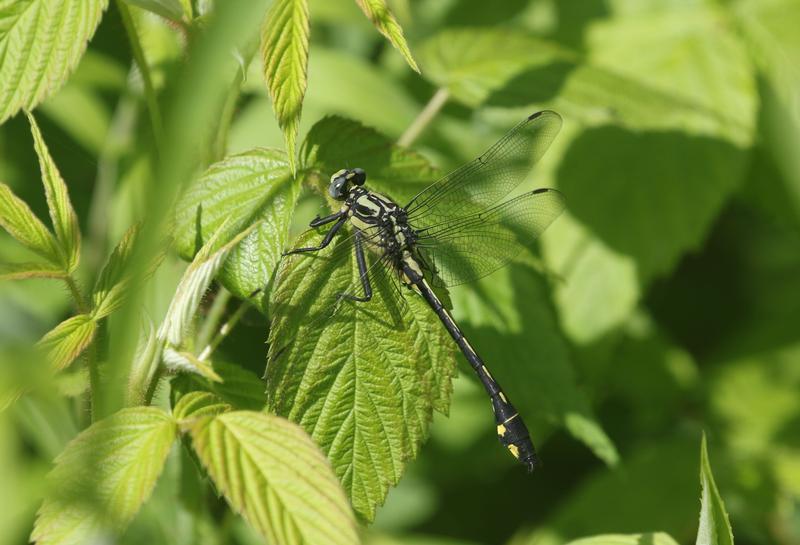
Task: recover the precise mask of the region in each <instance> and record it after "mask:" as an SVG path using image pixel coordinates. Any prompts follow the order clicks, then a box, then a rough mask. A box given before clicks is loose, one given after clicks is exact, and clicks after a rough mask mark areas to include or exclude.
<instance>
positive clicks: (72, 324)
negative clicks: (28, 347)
mask: <svg viewBox="0 0 800 545" xmlns="http://www.w3.org/2000/svg"><path fill="white" fill-rule="evenodd" d="M96 330H97V323H96V322H95V321H94V319H93V318H92V317H91V316H89V315H88V314H78V315H77V316H73V317H72V318H69V319H67V320H64V321H63V322H61V323H60V324H58V325H57V326H56V327H55V328H54V329H52V330H50V331H48V332H47V333H46V334H45V336H44V337H42V338H41V340H40V341H39V347H40V348H42V349H43V350H44V351H45V352H46V353H47V359H48V361H49V362H50V365H52V366H53V368H54V369H64V368H65V367H67V366H68V365H69V364H70V363H72V362H73V361H75V358H77V357H78V356H80V355H81V353H82V352H83V351H84V350H85V349H86V347H87V346H89V344H90V343H91V342H92V340H93V339H94V334H95V331H96Z"/></svg>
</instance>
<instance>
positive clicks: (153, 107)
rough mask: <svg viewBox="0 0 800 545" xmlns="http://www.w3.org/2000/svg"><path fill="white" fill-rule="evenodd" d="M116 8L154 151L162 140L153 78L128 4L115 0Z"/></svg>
mask: <svg viewBox="0 0 800 545" xmlns="http://www.w3.org/2000/svg"><path fill="white" fill-rule="evenodd" d="M117 9H119V13H120V17H121V19H122V25H123V26H124V27H125V32H126V33H127V34H128V41H129V42H130V44H131V52H132V53H133V58H134V60H135V61H136V66H137V67H138V68H139V73H140V74H141V75H142V84H143V85H144V96H145V100H146V101H147V110H148V111H149V113H150V124H151V125H152V128H153V139H154V140H155V144H156V146H155V147H156V151H158V150H160V149H161V143H162V142H163V125H162V122H161V111H160V110H159V108H158V98H157V97H156V90H155V87H154V86H153V78H152V76H151V75H150V66H149V65H148V64H147V58H146V57H145V56H144V49H143V48H142V44H141V41H140V40H139V34H138V32H136V25H135V23H134V22H133V17H131V12H130V10H129V9H128V6H126V5H125V2H124V1H123V0H117Z"/></svg>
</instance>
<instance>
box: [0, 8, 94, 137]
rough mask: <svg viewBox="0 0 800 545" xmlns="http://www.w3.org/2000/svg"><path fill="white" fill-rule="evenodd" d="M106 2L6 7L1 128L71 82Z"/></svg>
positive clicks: (1, 36)
mask: <svg viewBox="0 0 800 545" xmlns="http://www.w3.org/2000/svg"><path fill="white" fill-rule="evenodd" d="M106 5H107V2H106V0H62V1H60V2H51V1H50V0H21V1H18V2H4V3H3V4H2V5H0V123H2V122H3V121H5V120H6V119H8V118H9V117H10V116H12V115H14V114H15V113H17V111H19V110H20V109H26V110H32V109H33V108H34V107H35V106H36V105H37V104H38V103H39V102H41V101H42V100H44V99H45V98H46V97H47V96H48V95H50V94H51V93H52V92H54V91H55V90H56V89H58V88H59V87H61V85H62V84H63V83H64V82H65V81H66V80H67V77H68V76H69V73H70V72H71V71H72V69H73V68H75V66H76V65H77V64H78V60H79V59H80V58H81V55H82V54H83V52H84V50H85V49H86V43H87V42H88V41H89V39H90V38H91V37H92V34H94V31H95V28H97V24H98V23H99V22H100V16H101V15H102V13H103V10H104V9H105V8H106Z"/></svg>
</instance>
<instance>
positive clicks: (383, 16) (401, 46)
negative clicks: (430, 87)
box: [356, 0, 419, 72]
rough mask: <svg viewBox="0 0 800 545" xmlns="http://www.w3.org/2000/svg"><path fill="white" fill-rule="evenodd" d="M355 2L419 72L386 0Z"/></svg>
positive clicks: (359, 0)
mask: <svg viewBox="0 0 800 545" xmlns="http://www.w3.org/2000/svg"><path fill="white" fill-rule="evenodd" d="M356 3H357V4H358V7H360V8H361V11H363V12H364V15H366V16H367V17H369V20H370V21H372V24H373V25H375V28H377V29H378V31H379V32H380V33H381V34H383V35H384V36H386V39H387V40H389V41H390V42H391V43H392V45H393V46H394V47H395V48H396V49H397V50H398V51H399V52H400V54H401V55H402V56H403V58H404V59H405V60H406V62H407V63H408V65H409V66H410V67H411V68H412V69H413V70H414V71H415V72H419V67H418V66H417V62H416V61H415V60H414V56H413V55H411V50H410V49H409V48H408V43H406V38H405V36H403V29H402V27H400V23H398V22H397V19H395V18H394V15H393V14H392V11H391V10H390V9H389V6H388V5H386V0H356Z"/></svg>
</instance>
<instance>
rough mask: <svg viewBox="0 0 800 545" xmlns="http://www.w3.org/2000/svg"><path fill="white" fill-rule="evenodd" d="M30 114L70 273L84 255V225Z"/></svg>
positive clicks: (49, 204)
mask: <svg viewBox="0 0 800 545" xmlns="http://www.w3.org/2000/svg"><path fill="white" fill-rule="evenodd" d="M27 116H28V121H29V122H30V124H31V132H32V133H33V147H34V149H35V150H36V155H37V156H38V157H39V168H40V169H41V172H42V184H43V185H44V194H45V196H46V197H47V209H48V210H49V211H50V219H51V220H52V222H53V229H54V231H55V234H56V241H58V244H59V246H60V248H61V252H62V254H63V255H64V259H65V263H64V265H65V270H66V272H67V273H72V272H73V271H74V270H75V269H76V268H77V266H78V261H79V260H80V257H81V229H80V226H79V225H78V216H77V215H76V214H75V209H74V208H72V203H71V202H70V200H69V191H68V190H67V184H65V183H64V179H63V178H62V177H61V173H60V172H59V171H58V167H56V164H55V163H54V162H53V158H52V157H51V156H50V151H49V150H48V149H47V145H46V144H45V143H44V139H43V138H42V133H41V132H40V131H39V126H38V125H37V124H36V119H34V117H33V115H32V114H27Z"/></svg>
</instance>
